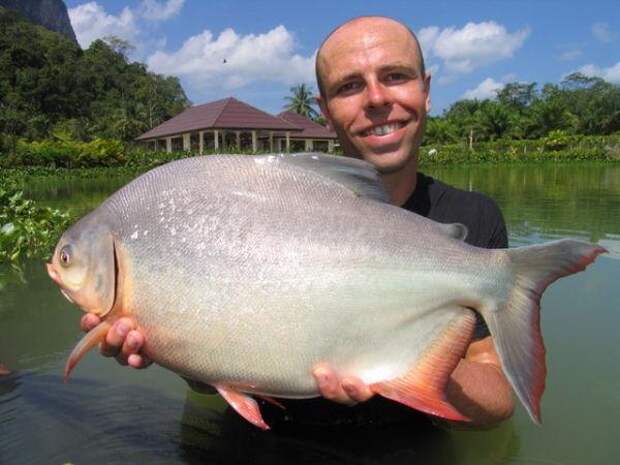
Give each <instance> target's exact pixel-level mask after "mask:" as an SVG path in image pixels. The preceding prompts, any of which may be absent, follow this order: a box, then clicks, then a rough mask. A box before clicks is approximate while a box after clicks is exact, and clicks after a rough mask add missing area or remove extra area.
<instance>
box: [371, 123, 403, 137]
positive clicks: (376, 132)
mask: <svg viewBox="0 0 620 465" xmlns="http://www.w3.org/2000/svg"><path fill="white" fill-rule="evenodd" d="M401 127H403V124H402V123H391V124H384V125H382V126H375V127H374V128H370V129H368V130H367V131H364V135H365V136H370V135H373V136H385V135H386V134H389V133H391V132H394V131H396V130H398V129H400V128H401Z"/></svg>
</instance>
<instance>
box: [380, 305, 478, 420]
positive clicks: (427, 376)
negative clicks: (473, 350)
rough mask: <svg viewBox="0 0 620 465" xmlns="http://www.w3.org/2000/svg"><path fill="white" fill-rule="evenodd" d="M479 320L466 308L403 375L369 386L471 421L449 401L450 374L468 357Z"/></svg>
mask: <svg viewBox="0 0 620 465" xmlns="http://www.w3.org/2000/svg"><path fill="white" fill-rule="evenodd" d="M475 322H476V319H475V316H474V314H473V312H472V311H471V310H467V309H463V310H462V312H461V313H459V314H458V315H457V316H455V317H454V318H453V319H452V321H451V323H450V324H449V325H448V327H447V328H446V329H445V330H444V331H443V332H442V333H441V335H440V336H438V337H437V339H436V340H435V341H434V343H433V344H432V345H431V346H430V347H429V348H428V349H427V350H426V352H425V353H424V354H423V355H422V357H421V358H420V359H419V360H418V362H417V363H416V365H415V366H414V367H413V368H412V369H411V370H409V371H408V372H407V373H405V374H404V376H402V377H400V378H394V379H391V380H389V381H383V382H379V383H374V384H371V385H370V389H371V390H372V391H373V392H375V393H376V394H379V395H381V396H383V397H387V398H388V399H392V400H395V401H396V402H400V403H401V404H405V405H407V406H409V407H411V408H414V409H416V410H420V411H422V412H425V413H428V414H431V415H435V416H438V417H442V418H446V419H448V420H455V421H469V418H467V417H466V416H464V415H463V414H461V413H460V412H459V411H458V410H457V409H456V408H454V406H453V405H452V404H450V402H448V400H447V399H446V385H447V383H448V380H449V378H450V375H451V374H452V372H453V371H454V369H455V368H456V366H457V365H458V363H459V361H460V360H461V358H462V357H463V355H464V354H465V352H466V350H467V347H468V346H469V343H470V341H471V337H472V334H473V330H474V325H475Z"/></svg>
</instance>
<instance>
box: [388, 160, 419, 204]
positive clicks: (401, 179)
mask: <svg viewBox="0 0 620 465" xmlns="http://www.w3.org/2000/svg"><path fill="white" fill-rule="evenodd" d="M417 173H418V161H417V157H413V158H412V159H411V160H409V162H408V163H407V164H406V165H405V166H404V167H403V168H401V169H400V170H398V171H395V172H394V173H387V174H382V175H381V179H382V180H383V184H384V186H385V189H386V191H387V192H388V194H389V195H390V202H391V203H392V204H393V205H397V206H399V207H400V206H402V205H403V204H404V203H405V202H406V201H407V199H409V197H411V194H413V191H415V187H416V183H417V180H418V176H417Z"/></svg>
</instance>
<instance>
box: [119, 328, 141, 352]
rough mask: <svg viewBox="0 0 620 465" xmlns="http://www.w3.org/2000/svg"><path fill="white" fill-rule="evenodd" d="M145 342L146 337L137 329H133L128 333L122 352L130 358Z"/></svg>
mask: <svg viewBox="0 0 620 465" xmlns="http://www.w3.org/2000/svg"><path fill="white" fill-rule="evenodd" d="M143 344H144V337H143V336H142V334H141V333H140V332H138V331H136V330H131V331H129V333H127V337H126V338H125V341H124V342H123V348H122V349H121V354H122V355H123V356H124V357H125V358H128V357H129V356H130V355H131V354H137V353H138V352H140V350H141V349H142V345H143Z"/></svg>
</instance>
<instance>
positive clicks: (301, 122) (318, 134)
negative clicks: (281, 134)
mask: <svg viewBox="0 0 620 465" xmlns="http://www.w3.org/2000/svg"><path fill="white" fill-rule="evenodd" d="M278 117H279V118H282V119H283V120H285V121H288V122H289V123H291V124H294V125H295V126H297V127H299V128H301V129H302V132H297V133H295V134H291V138H293V139H297V138H300V137H301V138H304V139H306V138H314V139H337V138H338V136H337V135H336V133H335V132H333V131H330V130H329V129H327V128H326V127H325V126H321V125H320V124H319V123H315V122H314V121H312V120H311V119H310V118H306V117H305V116H303V115H300V114H298V113H293V112H292V111H283V112H282V113H280V114H279V115H278Z"/></svg>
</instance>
